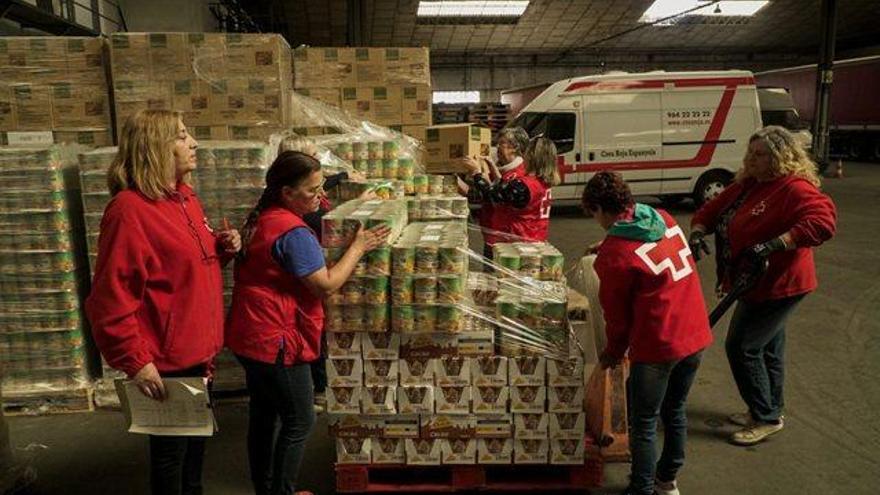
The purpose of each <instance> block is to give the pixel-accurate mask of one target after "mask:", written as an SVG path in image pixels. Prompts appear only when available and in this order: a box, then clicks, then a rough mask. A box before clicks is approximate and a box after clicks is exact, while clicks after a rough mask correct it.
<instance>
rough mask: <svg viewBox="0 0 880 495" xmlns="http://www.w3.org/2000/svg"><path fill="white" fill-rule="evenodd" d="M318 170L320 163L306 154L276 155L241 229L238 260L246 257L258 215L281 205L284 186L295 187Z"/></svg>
mask: <svg viewBox="0 0 880 495" xmlns="http://www.w3.org/2000/svg"><path fill="white" fill-rule="evenodd" d="M318 170H321V162H319V161H318V160H316V159H315V157H313V156H311V155H308V154H306V153H301V152H299V151H285V152H283V153H281V154H280V155H278V158H276V159H275V161H274V162H272V165H270V166H269V170H268V171H266V188H265V189H263V194H262V195H260V199H259V200H257V204H256V205H254V207H253V209H252V210H251V212H250V213H249V214H248V216H247V220H245V222H244V226H243V227H242V228H241V251H239V253H238V258H239V259H240V260H243V259H244V258H245V256H247V246H248V244H250V242H251V239H252V238H253V237H254V230H255V229H256V227H257V219H259V218H260V213H262V212H263V210H265V209H266V208H269V207H271V206H277V205H280V204H281V190H282V189H283V188H284V186H290V187H296V186H298V185H300V184H302V183H303V181H305V180H306V179H308V177H309V176H310V175H312V174H313V173H314V172H317V171H318Z"/></svg>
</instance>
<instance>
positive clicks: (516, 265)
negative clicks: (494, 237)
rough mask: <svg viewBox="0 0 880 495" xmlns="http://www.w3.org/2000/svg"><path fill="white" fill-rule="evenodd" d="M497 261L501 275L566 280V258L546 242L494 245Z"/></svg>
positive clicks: (494, 256)
mask: <svg viewBox="0 0 880 495" xmlns="http://www.w3.org/2000/svg"><path fill="white" fill-rule="evenodd" d="M492 249H493V258H494V260H495V263H496V264H497V265H498V266H500V267H501V268H503V269H502V270H499V274H500V275H501V276H514V275H519V276H522V277H531V278H534V279H537V280H554V281H558V282H561V281H563V280H564V275H565V274H564V266H565V258H564V257H563V256H562V253H561V252H560V251H559V249H557V248H556V247H555V246H553V245H552V244H549V243H546V242H511V243H498V244H495V246H493V248H492Z"/></svg>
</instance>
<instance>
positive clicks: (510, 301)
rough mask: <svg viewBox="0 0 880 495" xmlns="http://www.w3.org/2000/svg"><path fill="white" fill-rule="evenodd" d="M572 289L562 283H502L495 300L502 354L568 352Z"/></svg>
mask: <svg viewBox="0 0 880 495" xmlns="http://www.w3.org/2000/svg"><path fill="white" fill-rule="evenodd" d="M567 301H568V288H567V286H566V285H565V284H563V283H560V282H549V281H533V282H529V283H527V284H526V283H523V284H509V283H499V291H498V296H497V298H496V299H495V318H496V325H497V328H498V334H497V335H498V343H499V348H500V350H501V353H502V355H507V356H516V355H522V354H527V355H528V354H538V355H568V354H569V352H570V349H571V344H572V341H571V334H572V330H571V326H570V324H569V322H568V306H567Z"/></svg>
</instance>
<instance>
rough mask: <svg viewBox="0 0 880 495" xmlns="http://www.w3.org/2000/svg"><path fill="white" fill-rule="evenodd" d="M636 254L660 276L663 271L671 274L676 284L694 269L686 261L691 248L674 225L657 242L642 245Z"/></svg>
mask: <svg viewBox="0 0 880 495" xmlns="http://www.w3.org/2000/svg"><path fill="white" fill-rule="evenodd" d="M636 254H637V255H638V256H639V258H641V260H642V261H644V262H645V264H646V265H648V268H650V269H651V271H652V272H654V275H660V274H661V273H663V271H664V270H669V271H670V272H671V273H672V280H673V281H675V282H678V281H679V280H681V279H683V278H685V277H687V276H688V275H690V274H691V273H693V271H694V269H693V268H692V267H691V264H690V262H689V260H688V256H690V255H691V248H690V247H688V243H687V240H686V239H685V237H684V232H682V230H681V227H679V226H678V225H676V226H675V227H672V228H671V229H666V233H665V234H664V235H663V238H662V239H660V240H659V241H657V242H648V243H645V244H642V245H641V246H640V247H639V248H638V249H636Z"/></svg>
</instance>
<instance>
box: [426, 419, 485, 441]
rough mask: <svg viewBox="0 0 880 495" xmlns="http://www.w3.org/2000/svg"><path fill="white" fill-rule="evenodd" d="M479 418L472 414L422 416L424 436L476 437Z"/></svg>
mask: <svg viewBox="0 0 880 495" xmlns="http://www.w3.org/2000/svg"><path fill="white" fill-rule="evenodd" d="M476 433H477V419H476V418H475V417H474V416H471V415H447V414H435V415H432V416H427V415H423V416H421V433H420V435H421V437H422V438H475V437H476Z"/></svg>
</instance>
